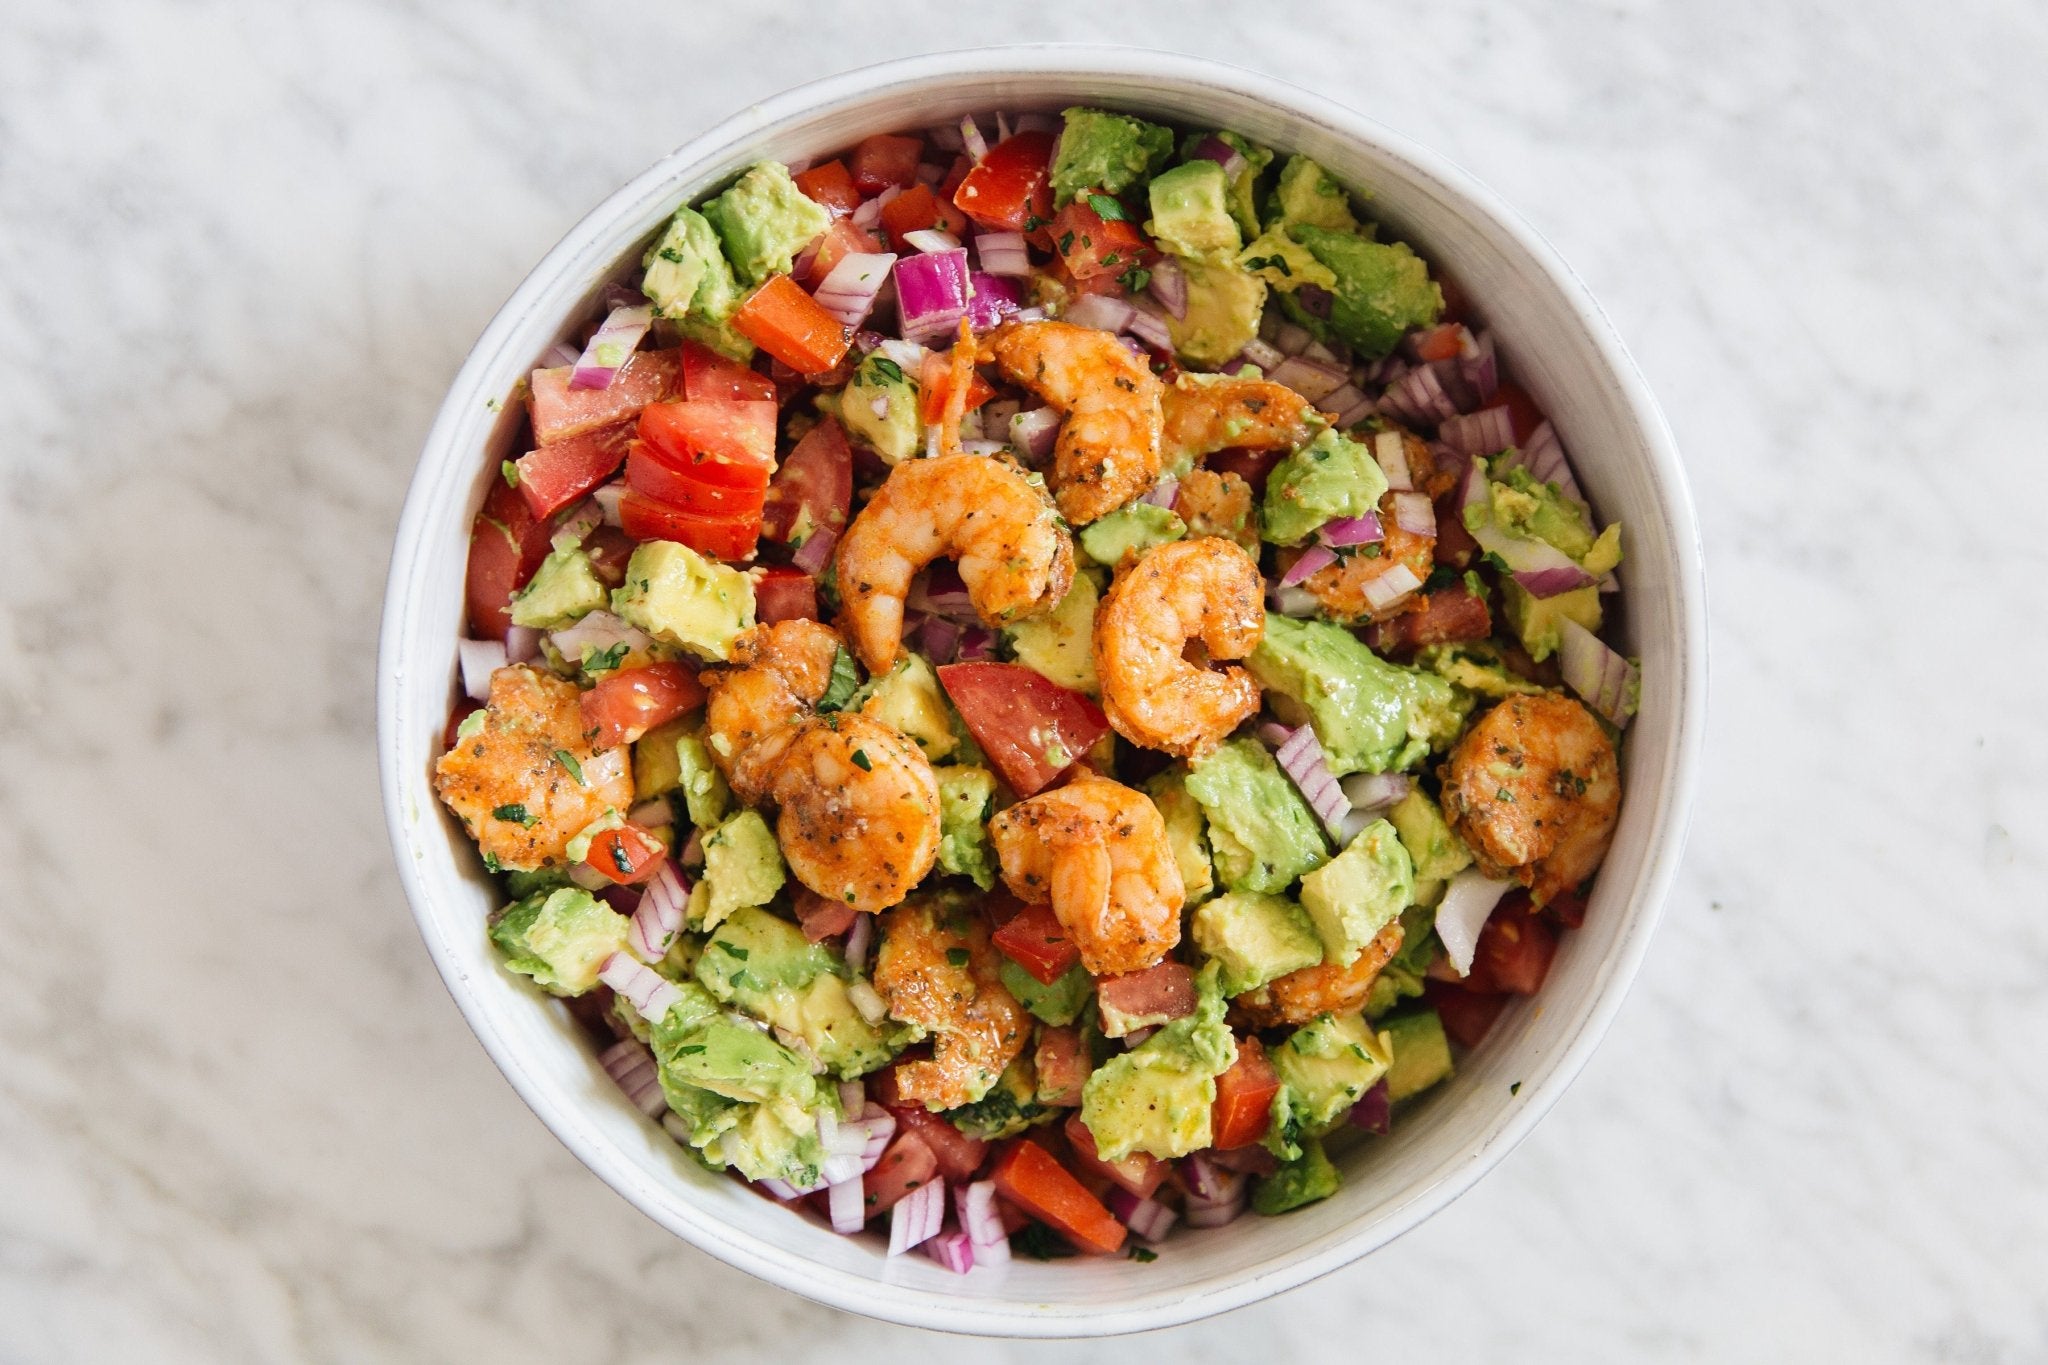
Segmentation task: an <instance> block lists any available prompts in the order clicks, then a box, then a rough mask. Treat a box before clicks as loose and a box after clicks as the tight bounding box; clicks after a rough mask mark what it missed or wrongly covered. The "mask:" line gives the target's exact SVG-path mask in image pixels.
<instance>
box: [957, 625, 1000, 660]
mask: <svg viewBox="0 0 2048 1365" xmlns="http://www.w3.org/2000/svg"><path fill="white" fill-rule="evenodd" d="M995 657H996V636H995V632H994V631H992V630H985V629H983V628H982V627H980V626H969V627H967V628H966V629H965V630H963V631H961V632H960V655H959V662H961V663H963V664H977V663H988V662H990V661H991V660H993V659H994V658H995Z"/></svg>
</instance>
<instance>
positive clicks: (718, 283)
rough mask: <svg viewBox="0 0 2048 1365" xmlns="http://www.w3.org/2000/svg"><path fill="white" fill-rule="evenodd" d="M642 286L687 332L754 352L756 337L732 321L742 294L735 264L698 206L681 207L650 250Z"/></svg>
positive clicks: (741, 354)
mask: <svg viewBox="0 0 2048 1365" xmlns="http://www.w3.org/2000/svg"><path fill="white" fill-rule="evenodd" d="M641 264H642V265H643V266H644V267H645V270H644V273H643V274H642V276H641V279H640V292H641V293H643V294H645V295H646V296H647V298H648V300H649V301H650V302H652V303H653V304H654V307H655V310H656V311H657V312H659V313H660V314H661V315H662V316H663V317H665V318H667V319H669V320H670V321H672V322H676V323H680V324H681V325H682V330H683V333H684V335H686V336H692V337H695V338H696V339H697V340H699V341H702V342H704V343H706V344H707V345H710V346H713V347H715V348H716V349H718V350H720V351H722V352H724V353H725V354H726V355H729V356H731V357H733V358H734V359H735V360H739V361H743V362H744V361H748V360H752V359H753V357H754V343H753V342H751V341H749V340H747V339H746V338H745V337H743V336H741V335H739V333H737V332H735V331H733V329H732V326H731V319H732V315H733V314H734V313H735V312H736V311H738V309H739V306H740V303H741V302H742V300H743V296H742V295H741V293H740V286H739V281H738V280H737V279H735V278H734V277H733V273H732V264H731V263H730V262H729V261H727V260H726V258H725V251H724V249H723V248H722V247H721V246H720V245H719V241H718V230H717V229H716V228H714V227H712V226H711V223H710V221H709V220H708V219H706V218H705V217H704V215H703V214H701V213H699V212H697V210H695V209H693V208H683V209H679V210H677V212H676V216H675V218H674V219H673V220H671V221H670V223H669V225H668V230H667V231H666V232H664V233H663V234H662V236H661V239H660V240H659V241H657V242H656V243H655V244H654V245H653V246H651V247H649V248H648V250H647V255H646V257H645V258H643V260H642V262H641Z"/></svg>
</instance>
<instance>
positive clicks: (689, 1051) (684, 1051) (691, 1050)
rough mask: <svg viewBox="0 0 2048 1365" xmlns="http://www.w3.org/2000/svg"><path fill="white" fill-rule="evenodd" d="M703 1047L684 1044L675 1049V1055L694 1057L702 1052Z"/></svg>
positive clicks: (698, 1044) (701, 1044) (695, 1044)
mask: <svg viewBox="0 0 2048 1365" xmlns="http://www.w3.org/2000/svg"><path fill="white" fill-rule="evenodd" d="M704 1046H705V1045H704V1044H703V1043H686V1044H684V1045H683V1046H682V1047H679V1048H677V1049H676V1055H677V1056H679V1057H692V1056H695V1055H696V1054H697V1053H699V1052H702V1051H703V1050H704Z"/></svg>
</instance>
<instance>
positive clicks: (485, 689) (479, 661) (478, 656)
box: [455, 640, 508, 701]
mask: <svg viewBox="0 0 2048 1365" xmlns="http://www.w3.org/2000/svg"><path fill="white" fill-rule="evenodd" d="M455 650H456V653H457V654H458V655H459V656H460V657H461V659H462V691H463V694H464V695H465V696H467V697H468V698H469V699H470V700H471V701H489V700H490V699H491V674H493V673H495V672H497V671H498V670H499V669H501V668H503V667H504V666H505V663H506V659H507V655H508V651H507V650H506V648H505V644H504V642H503V641H502V640H464V641H462V642H460V643H459V644H457V645H456V647H455Z"/></svg>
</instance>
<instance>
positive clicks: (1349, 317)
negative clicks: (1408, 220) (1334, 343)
mask: <svg viewBox="0 0 2048 1365" xmlns="http://www.w3.org/2000/svg"><path fill="white" fill-rule="evenodd" d="M1288 232H1289V233H1290V234H1291V235H1292V236H1293V238H1294V240H1295V241H1297V242H1300V243H1301V244H1302V245H1303V246H1305V247H1307V248H1308V249H1309V252H1310V254H1311V255H1313V256H1314V257H1315V258H1316V259H1317V260H1319V261H1321V262H1322V263H1323V264H1324V265H1326V266H1328V267H1329V268H1330V269H1331V270H1332V271H1333V272H1335V274H1336V276H1337V287H1336V288H1335V289H1333V290H1331V291H1330V292H1331V294H1332V296H1333V297H1332V299H1331V302H1330V316H1329V318H1328V319H1327V320H1324V319H1320V318H1316V317H1312V316H1308V315H1305V314H1303V313H1301V312H1300V311H1299V310H1298V307H1297V306H1295V296H1293V295H1289V296H1288V297H1287V300H1286V302H1287V303H1288V305H1289V308H1288V310H1287V311H1288V315H1289V316H1290V317H1294V318H1296V320H1297V321H1300V322H1301V323H1302V325H1304V326H1306V327H1308V329H1309V330H1310V331H1312V332H1316V333H1318V334H1319V335H1322V336H1324V337H1326V338H1327V337H1328V336H1331V335H1334V336H1336V337H1337V338H1338V339H1339V340H1341V341H1343V342H1345V343H1346V344H1347V345H1349V346H1350V347H1351V348H1352V349H1353V350H1354V351H1356V352H1358V354H1359V355H1360V356H1362V357H1365V358H1368V359H1377V358H1379V357H1380V356H1383V355H1386V354H1387V353H1388V352H1390V351H1392V350H1393V349H1394V345H1395V343H1397V342H1398V341H1400V339H1401V337H1402V335H1403V334H1404V333H1406V332H1407V331H1408V330H1409V329H1410V328H1414V327H1428V326H1430V325H1432V324H1433V323H1435V322H1436V320H1437V317H1438V315H1439V314H1441V313H1442V312H1443V308H1444V295H1443V291H1442V290H1441V289H1439V288H1437V286H1436V282H1435V281H1433V280H1431V279H1430V278H1429V266H1428V265H1427V264H1425V263H1424V262H1423V260H1422V258H1421V257H1420V256H1417V255H1416V254H1415V253H1414V252H1413V251H1411V250H1409V249H1408V245H1407V243H1405V242H1372V241H1367V240H1366V239H1365V238H1364V237H1361V236H1359V235H1358V234H1357V233H1355V232H1332V231H1330V230H1329V229H1327V228H1320V227H1312V226H1309V225H1307V224H1300V223H1297V224H1295V225H1293V226H1291V227H1289V228H1288Z"/></svg>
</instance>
